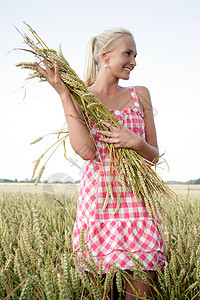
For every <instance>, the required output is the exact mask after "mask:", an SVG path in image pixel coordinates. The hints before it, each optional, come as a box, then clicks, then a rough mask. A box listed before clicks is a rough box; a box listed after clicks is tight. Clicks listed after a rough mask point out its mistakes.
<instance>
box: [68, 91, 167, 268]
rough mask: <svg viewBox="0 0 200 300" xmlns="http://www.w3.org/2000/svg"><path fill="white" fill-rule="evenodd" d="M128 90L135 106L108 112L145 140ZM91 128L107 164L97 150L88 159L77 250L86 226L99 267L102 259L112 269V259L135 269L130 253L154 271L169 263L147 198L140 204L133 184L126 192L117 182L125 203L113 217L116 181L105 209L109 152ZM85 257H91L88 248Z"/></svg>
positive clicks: (82, 185) (75, 243) (76, 232)
mask: <svg viewBox="0 0 200 300" xmlns="http://www.w3.org/2000/svg"><path fill="white" fill-rule="evenodd" d="M130 91H131V95H132V98H133V101H134V108H127V109H124V110H122V111H120V110H115V109H110V111H111V112H112V113H113V114H114V115H115V118H116V120H117V121H118V123H119V124H120V125H123V126H125V127H128V128H129V129H130V130H133V131H134V132H135V133H136V134H137V135H139V136H140V137H142V138H143V139H145V127H144V120H143V117H144V115H143V113H142V112H141V111H140V107H139V101H138V98H137V94H136V90H135V88H134V87H130ZM90 126H91V130H92V134H93V136H94V139H95V141H96V143H97V147H98V150H99V153H100V155H101V159H102V162H103V164H101V163H100V159H99V154H98V151H97V152H96V158H95V159H94V160H92V161H91V160H90V161H86V163H85V168H84V172H83V175H82V178H81V182H80V192H79V198H78V206H77V217H76V221H75V223H74V230H73V247H74V250H75V249H76V248H77V247H78V246H79V237H80V231H81V229H82V228H84V229H85V236H86V241H87V242H88V245H89V248H90V250H91V252H92V254H93V256H94V259H95V262H96V265H97V267H99V262H100V259H102V263H103V273H107V272H108V271H109V269H110V266H111V264H112V263H113V262H114V261H115V262H116V266H117V267H119V268H121V269H124V270H125V269H130V268H134V261H133V260H131V259H130V257H129V256H128V253H131V254H132V255H133V256H134V257H136V258H139V259H140V260H141V261H142V263H143V264H144V266H145V269H146V270H156V268H155V267H154V265H153V263H156V264H157V265H158V267H159V268H161V267H162V266H163V264H164V262H165V256H164V244H163V240H162V238H161V235H160V233H159V231H158V228H157V226H156V222H155V220H154V219H152V218H151V217H149V215H148V213H147V210H146V207H145V204H144V202H143V201H140V202H139V201H138V202H136V200H135V197H134V194H133V193H132V192H131V191H130V190H129V188H127V192H126V194H124V193H123V191H122V188H121V185H119V191H120V196H121V201H120V203H121V204H120V208H119V210H118V212H117V213H116V214H114V215H113V212H114V210H115V208H116V205H117V190H116V186H115V180H112V188H113V195H114V200H112V199H110V200H109V202H108V205H107V207H106V209H105V210H104V211H102V207H103V203H104V200H105V197H106V186H107V184H106V182H108V181H109V151H108V148H107V146H106V144H105V143H104V142H102V141H100V140H99V138H100V137H101V134H99V133H97V131H96V129H97V128H96V127H95V125H94V123H91V124H90ZM78 254H79V252H78ZM83 257H84V258H86V259H87V253H86V251H84V253H83ZM85 270H86V268H85Z"/></svg>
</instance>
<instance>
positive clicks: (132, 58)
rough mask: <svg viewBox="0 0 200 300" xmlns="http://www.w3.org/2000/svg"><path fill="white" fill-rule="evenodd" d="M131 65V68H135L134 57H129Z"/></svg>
mask: <svg viewBox="0 0 200 300" xmlns="http://www.w3.org/2000/svg"><path fill="white" fill-rule="evenodd" d="M131 65H132V66H133V67H135V66H136V60H135V57H134V56H132V57H131Z"/></svg>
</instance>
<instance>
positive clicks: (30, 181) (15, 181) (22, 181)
mask: <svg viewBox="0 0 200 300" xmlns="http://www.w3.org/2000/svg"><path fill="white" fill-rule="evenodd" d="M35 181H36V178H34V179H31V180H28V179H25V180H17V179H15V180H12V179H6V178H5V179H2V178H0V183H1V182H2V183H6V182H7V183H8V182H11V183H12V182H13V183H17V182H19V183H34V182H35ZM39 182H40V183H48V181H47V180H43V181H39ZM79 182H80V180H76V181H75V182H72V181H65V182H63V181H58V180H56V181H53V182H51V183H79Z"/></svg>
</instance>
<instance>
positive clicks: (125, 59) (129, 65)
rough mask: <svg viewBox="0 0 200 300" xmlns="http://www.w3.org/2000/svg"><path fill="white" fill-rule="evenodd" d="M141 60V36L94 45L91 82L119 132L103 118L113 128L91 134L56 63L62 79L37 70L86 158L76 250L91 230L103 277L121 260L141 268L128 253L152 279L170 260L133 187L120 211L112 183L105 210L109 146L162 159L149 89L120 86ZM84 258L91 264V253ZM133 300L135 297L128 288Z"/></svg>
mask: <svg viewBox="0 0 200 300" xmlns="http://www.w3.org/2000/svg"><path fill="white" fill-rule="evenodd" d="M136 55H137V50H136V44H135V41H134V38H133V36H132V34H131V33H130V32H129V31H127V30H125V29H123V28H114V29H109V30H105V31H104V32H103V33H102V34H100V35H99V36H97V37H94V38H92V39H91V40H90V42H89V45H88V58H87V65H86V76H85V82H86V85H87V86H88V89H89V90H90V92H91V93H93V94H95V96H97V97H98V98H99V99H100V101H101V102H102V103H103V104H104V105H105V106H106V107H107V108H108V109H109V110H110V111H111V112H112V113H113V114H114V115H115V118H116V120H117V121H118V124H119V125H120V127H119V128H116V127H115V126H114V125H111V124H110V123H108V122H105V121H104V122H103V124H104V125H106V127H107V128H108V130H106V131H101V130H99V129H98V128H97V127H96V125H95V124H94V123H92V122H91V123H90V130H88V128H87V127H86V126H85V125H84V123H83V122H82V121H81V120H82V113H81V110H80V108H79V106H78V105H77V103H76V101H75V99H74V98H73V97H72V95H71V94H70V92H69V90H68V88H67V87H66V85H65V84H64V83H62V81H61V80H60V77H59V70H58V65H57V64H55V74H54V73H53V72H52V71H51V70H50V68H49V67H48V64H47V63H46V61H44V65H45V68H46V70H44V69H43V68H41V67H40V66H39V65H38V64H37V69H38V71H39V72H40V73H41V74H42V75H43V76H44V77H45V78H46V79H47V80H48V82H49V83H50V84H51V85H52V86H53V88H54V89H55V90H56V91H57V92H58V94H59V95H60V98H61V100H62V104H63V108H64V111H65V115H66V119H67V124H68V128H69V138H70V142H71V145H72V147H73V149H74V151H75V152H76V153H77V154H78V155H80V156H81V157H82V158H83V159H84V160H86V164H85V167H84V172H83V175H82V179H81V183H80V192H79V198H78V206H77V218H76V221H75V224H74V231H73V245H74V249H76V248H77V247H78V246H79V240H80V233H81V230H82V229H84V230H85V234H86V241H87V243H88V246H89V248H90V250H91V252H92V254H93V256H94V258H95V262H96V265H97V267H99V263H100V261H101V262H102V264H103V273H104V274H106V273H107V272H108V271H109V269H110V266H111V264H112V263H113V262H114V261H115V262H116V266H117V267H119V268H121V269H124V270H127V271H128V272H129V273H130V274H132V273H133V271H131V269H132V270H133V269H134V266H135V265H134V261H133V260H132V259H130V257H129V256H128V253H131V254H132V255H133V256H134V257H136V258H139V259H140V260H141V261H142V263H143V265H144V270H145V271H148V272H149V274H150V275H151V278H152V279H153V278H154V276H155V270H156V268H155V267H154V263H155V264H157V265H158V267H159V268H161V267H162V266H163V264H164V261H165V257H164V245H163V240H162V238H161V235H160V233H159V230H158V228H157V225H156V222H155V220H154V219H153V218H151V217H150V216H149V215H148V213H147V210H146V207H145V204H144V201H136V200H137V199H136V197H135V196H134V194H133V192H131V191H130V190H129V189H128V188H127V192H126V194H124V193H123V191H122V188H121V186H119V189H120V202H121V204H120V207H119V210H118V211H117V213H115V214H113V212H114V210H115V208H116V203H117V190H116V185H115V181H116V180H115V178H112V190H113V196H114V200H109V202H108V204H107V206H106V208H105V209H102V208H103V203H104V200H105V197H106V183H107V182H108V181H109V180H110V178H109V165H110V156H109V150H108V147H107V144H108V143H113V144H114V147H115V148H131V149H134V150H135V151H136V152H138V153H139V154H140V155H141V156H142V157H144V158H146V159H148V160H149V161H153V160H155V159H156V158H157V157H158V156H159V150H158V145H157V139H156V129H155V125H154V119H153V112H152V105H151V99H150V94H149V91H148V89H147V88H145V87H142V86H141V87H133V86H132V87H127V88H125V87H121V86H119V79H124V80H128V79H129V76H130V72H131V71H132V70H133V69H134V68H135V66H136ZM90 131H91V133H90ZM91 134H92V136H93V138H92V137H91ZM95 144H96V145H95ZM96 147H97V148H96ZM114 174H115V173H114ZM83 256H84V258H85V259H87V253H86V251H84V253H83ZM85 269H86V268H85ZM135 284H136V287H137V289H138V291H139V294H140V296H143V295H144V293H146V297H147V298H148V297H150V296H151V291H150V289H149V284H148V283H145V282H143V281H142V279H141V278H140V277H138V279H137V281H136V283H135V282H134V281H132V285H133V286H135ZM126 299H135V296H134V295H133V291H132V289H131V287H130V285H129V284H128V283H127V285H126Z"/></svg>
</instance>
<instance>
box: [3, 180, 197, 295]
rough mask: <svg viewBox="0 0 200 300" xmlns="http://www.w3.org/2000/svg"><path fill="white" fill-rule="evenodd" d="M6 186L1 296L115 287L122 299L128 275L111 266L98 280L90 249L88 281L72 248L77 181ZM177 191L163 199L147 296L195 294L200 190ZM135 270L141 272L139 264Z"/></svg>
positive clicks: (101, 290) (81, 292) (102, 292)
mask: <svg viewBox="0 0 200 300" xmlns="http://www.w3.org/2000/svg"><path fill="white" fill-rule="evenodd" d="M8 187H9V185H7V184H6V185H1V186H0V233H1V235H0V298H1V299H48V300H50V299H52V300H54V299H55V300H57V299H59V300H64V299H77V300H79V299H111V298H112V294H113V289H114V286H115V285H116V292H117V294H118V298H119V299H125V296H124V286H125V282H126V280H128V279H129V277H128V273H126V272H123V271H122V270H120V269H116V268H115V267H114V266H113V268H111V270H110V272H109V273H108V274H107V277H106V279H105V280H103V277H102V272H101V270H98V269H97V268H96V266H95V263H94V260H93V258H92V255H91V253H90V252H89V249H88V257H89V259H90V262H89V263H88V262H86V261H84V260H82V263H83V264H85V265H86V264H87V268H88V269H89V270H90V272H91V273H92V274H93V276H94V278H93V279H92V278H91V276H89V275H88V273H86V272H84V271H83V269H82V268H81V266H80V264H79V263H78V261H77V256H76V253H74V252H73V250H72V242H71V234H72V230H73V223H74V220H75V217H76V205H77V196H78V186H73V185H69V186H68V189H67V188H66V187H65V189H64V190H61V189H63V187H62V188H61V187H60V188H59V186H58V185H57V186H56V187H53V188H50V187H49V190H46V191H45V189H44V187H41V186H40V189H37V192H35V191H36V190H34V191H33V190H31V191H30V189H28V188H27V187H26V188H27V189H26V190H23V189H22V188H21V189H19V185H18V188H17V189H16V186H15V187H13V185H10V187H9V188H8ZM32 188H33V186H32V187H31V189H32ZM56 189H57V190H56ZM176 190H177V193H178V203H179V204H178V206H177V207H176V209H171V207H169V206H168V205H166V204H165V203H163V206H164V207H165V209H166V211H167V212H168V215H167V217H166V219H165V220H164V221H163V223H164V236H165V244H166V247H165V255H166V258H167V262H166V264H165V266H164V267H163V269H161V270H159V271H158V272H157V275H156V278H155V280H154V282H153V294H152V299H178V300H179V299H200V291H199V290H200V288H199V286H200V190H199V189H197V188H196V189H194V188H190V189H186V188H185V189H184V188H183V187H179V189H176ZM81 243H83V241H82V242H81ZM133 259H134V258H133ZM137 274H140V275H142V276H143V277H144V276H145V275H144V274H143V273H142V271H141V269H140V263H139V262H138V264H137V268H136V270H135V274H134V276H135V277H137ZM129 276H130V275H129ZM94 279H95V281H94ZM144 279H145V278H144ZM136 294H137V291H136ZM138 299H142V298H139V297H138ZM143 299H144V298H143Z"/></svg>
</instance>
